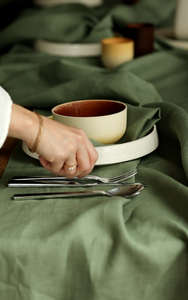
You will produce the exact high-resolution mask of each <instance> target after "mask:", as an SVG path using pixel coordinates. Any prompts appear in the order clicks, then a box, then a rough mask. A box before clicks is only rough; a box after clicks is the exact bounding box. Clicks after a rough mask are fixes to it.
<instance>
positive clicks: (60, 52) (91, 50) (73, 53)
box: [34, 40, 101, 57]
mask: <svg viewBox="0 0 188 300" xmlns="http://www.w3.org/2000/svg"><path fill="white" fill-rule="evenodd" d="M34 48H35V49H36V50H37V51H40V52H44V53H48V54H52V55H57V56H67V57H69V56H70V57H89V56H100V55H101V44H100V43H94V44H66V43H53V42H48V41H44V40H37V41H35V42H34Z"/></svg>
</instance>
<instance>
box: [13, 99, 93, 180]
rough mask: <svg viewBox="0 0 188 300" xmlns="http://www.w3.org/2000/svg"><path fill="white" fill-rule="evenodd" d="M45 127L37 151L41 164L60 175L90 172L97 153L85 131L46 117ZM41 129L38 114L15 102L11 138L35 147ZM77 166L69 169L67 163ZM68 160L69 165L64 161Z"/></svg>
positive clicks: (70, 175)
mask: <svg viewBox="0 0 188 300" xmlns="http://www.w3.org/2000/svg"><path fill="white" fill-rule="evenodd" d="M43 121H44V125H43V126H44V127H43V133H42V136H41V140H40V142H39V145H38V147H37V150H36V152H37V153H38V154H39V160H40V163H41V165H42V166H43V167H44V168H46V169H47V170H49V171H51V172H52V173H54V174H57V175H59V176H66V177H69V178H71V177H75V176H78V177H79V178H80V177H83V176H84V175H86V174H89V173H90V172H91V171H92V169H93V168H94V165H95V163H96V161H97V159H98V154H97V152H96V150H95V148H94V146H93V145H92V143H91V142H90V140H89V139H88V138H87V136H86V134H85V133H84V131H82V130H80V129H76V128H73V127H69V126H66V125H64V124H61V123H59V122H56V121H54V120H50V119H49V118H46V117H43ZM38 131H39V119H38V116H37V115H36V114H35V113H33V112H31V111H30V110H27V109H25V108H24V107H22V106H19V105H16V104H13V105H12V113H11V120H10V126H9V132H8V136H9V137H14V138H18V139H20V140H22V141H24V142H25V143H26V144H27V146H28V148H30V149H31V148H32V147H33V145H34V143H35V140H36V137H37V135H38ZM76 162H77V163H78V165H77V167H76V168H74V169H73V170H69V168H68V166H74V165H75V163H76ZM64 163H66V164H67V165H68V166H67V165H66V164H64Z"/></svg>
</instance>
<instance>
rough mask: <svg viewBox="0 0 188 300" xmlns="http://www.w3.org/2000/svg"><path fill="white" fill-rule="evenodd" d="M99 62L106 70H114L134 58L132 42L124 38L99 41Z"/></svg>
mask: <svg viewBox="0 0 188 300" xmlns="http://www.w3.org/2000/svg"><path fill="white" fill-rule="evenodd" d="M101 48H102V49H101V60H102V63H103V65H104V66H105V67H106V68H109V69H111V68H115V67H118V66H119V65H121V64H123V63H125V62H127V61H130V60H132V59H133V57H134V41H132V40H131V39H129V38H124V37H112V38H106V39H103V40H101Z"/></svg>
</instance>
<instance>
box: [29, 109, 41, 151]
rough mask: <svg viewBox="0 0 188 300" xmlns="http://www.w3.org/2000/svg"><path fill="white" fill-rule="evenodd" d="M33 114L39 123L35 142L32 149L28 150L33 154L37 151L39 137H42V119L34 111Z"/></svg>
mask: <svg viewBox="0 0 188 300" xmlns="http://www.w3.org/2000/svg"><path fill="white" fill-rule="evenodd" d="M34 113H35V114H36V115H37V117H38V118H39V122H40V126H39V132H38V135H37V138H36V140H35V143H34V145H33V147H32V149H29V150H30V151H31V152H32V153H33V152H35V151H36V150H37V147H38V144H39V142H40V140H41V136H42V133H43V118H42V116H41V115H40V114H39V113H37V112H36V111H34Z"/></svg>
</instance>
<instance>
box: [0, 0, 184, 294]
mask: <svg viewBox="0 0 188 300" xmlns="http://www.w3.org/2000/svg"><path fill="white" fill-rule="evenodd" d="M105 5H106V2H105ZM105 5H104V6H103V7H101V8H98V9H88V8H87V7H84V6H83V5H75V6H74V5H71V6H69V5H66V6H64V7H63V6H58V9H57V7H56V8H50V9H49V10H46V9H36V8H33V7H31V8H30V9H29V10H27V11H26V10H25V9H24V11H23V13H22V14H21V15H20V16H18V17H17V18H16V19H15V20H14V21H13V23H11V24H10V25H9V26H8V27H6V28H5V29H3V31H1V32H0V48H1V49H5V48H6V47H7V46H11V47H10V49H9V51H8V52H7V53H4V54H3V55H1V57H0V84H1V85H2V86H3V87H4V88H5V89H6V90H7V91H8V92H9V93H10V95H11V97H12V99H13V101H14V102H15V103H17V104H20V105H23V106H25V107H28V108H31V109H34V110H38V111H40V112H42V113H44V114H45V115H50V114H51V108H52V107H53V106H55V105H57V104H59V103H62V102H68V101H76V100H80V99H95V98H97V99H112V100H117V101H122V102H124V103H126V104H127V106H128V126H127V131H126V133H125V135H124V137H123V139H122V140H120V141H119V143H123V142H127V141H131V140H135V139H137V138H140V137H143V136H144V135H145V134H147V133H148V132H149V131H150V130H151V128H152V127H153V125H154V124H156V126H157V131H158V135H159V147H158V148H157V149H156V150H155V151H154V152H153V153H151V154H149V155H147V156H145V157H142V158H140V159H136V160H133V161H129V162H124V163H119V164H114V165H104V166H96V167H95V168H94V170H93V171H92V174H96V175H100V176H106V177H111V176H116V175H119V174H121V173H124V172H127V171H129V170H131V169H133V168H136V167H137V169H138V174H137V175H136V176H134V177H133V178H131V179H129V180H128V182H143V183H145V184H146V185H147V187H146V188H145V189H144V190H143V191H142V192H141V193H140V194H139V195H137V196H136V197H134V198H130V199H128V198H127V199H125V198H122V197H113V198H108V197H104V196H101V197H93V198H89V197H88V198H85V199H81V198H80V199H79V198H77V199H64V200H61V199H53V198H52V199H50V200H45V201H23V202H14V201H12V196H13V194H15V193H24V192H50V191H56V190H57V189H55V188H40V189H36V188H28V189H24V188H8V187H7V182H8V180H9V179H11V178H12V177H13V176H16V175H46V174H49V172H48V171H46V170H45V169H44V168H42V166H41V165H40V163H39V161H38V160H36V159H33V158H31V157H29V156H28V155H26V154H25V153H24V152H23V150H22V148H21V142H20V143H19V144H18V146H17V147H16V149H15V150H14V152H13V154H12V156H11V158H10V160H9V163H8V165H7V167H6V169H5V172H4V174H3V177H2V178H1V180H0V299H1V300H12V299H15V300H25V299H27V300H48V299H49V300H62V299H65V300H85V299H89V300H90V299H93V300H120V299H126V300H135V299H136V300H148V299H150V300H177V299H178V300H187V299H188V288H187V281H188V269H187V236H188V210H187V206H188V139H187V132H188V115H187V114H188V102H187V98H188V86H187V83H188V52H187V51H186V50H182V49H178V48H174V47H172V46H170V45H168V44H166V43H163V42H162V41H161V40H160V39H158V38H155V51H154V52H153V53H152V54H150V55H146V56H143V57H140V58H137V59H134V60H133V61H130V62H128V63H125V64H123V65H121V66H120V67H118V68H115V69H113V70H107V69H105V68H104V67H103V65H102V63H101V60H100V57H92V58H70V57H69V58H66V57H56V56H53V55H47V54H44V53H39V52H36V51H35V50H34V49H33V47H32V46H30V45H28V44H27V43H26V38H29V39H30V41H31V40H32V39H35V38H36V37H37V36H38V34H40V37H44V36H43V34H44V32H43V33H42V35H41V31H42V30H43V29H42V28H40V30H39V31H38V30H36V31H34V28H36V27H35V26H36V24H38V23H36V24H34V25H33V26H34V27H33V28H32V26H31V25H32V22H34V20H35V14H36V17H37V18H38V19H37V18H36V20H38V22H39V20H40V17H41V15H43V16H45V18H44V19H41V20H44V21H45V22H47V20H48V18H53V17H54V16H53V14H52V15H51V14H50V12H52V11H54V12H55V11H57V22H58V19H60V15H61V14H60V11H61V12H62V9H63V8H64V9H65V8H66V9H67V10H68V8H70V7H75V10H74V11H72V12H71V13H72V15H74V13H75V11H77V14H78V16H77V17H75V20H73V21H74V24H75V26H76V23H77V22H80V26H78V28H77V29H78V31H77V34H75V33H74V31H73V32H69V33H70V35H68V34H67V31H66V30H67V28H68V27H69V26H68V25H67V27H66V26H65V23H64V24H63V22H62V24H63V34H64V35H62V36H61V34H60V32H59V31H58V34H57V35H58V39H59V38H62V39H64V40H66V41H72V42H76V41H78V40H79V42H84V41H86V39H87V38H88V41H90V42H93V41H97V40H98V38H99V37H100V36H101V34H102V35H103V33H104V32H105V34H106V32H108V34H111V33H112V29H113V26H112V25H114V24H115V26H116V28H122V27H123V24H124V22H125V23H126V22H130V21H135V20H139V21H151V20H153V21H154V22H155V23H156V25H157V26H168V25H169V24H172V20H173V15H174V10H175V1H165V3H164V1H162V0H161V1H150V0H141V1H139V2H138V3H137V4H135V5H134V6H128V5H126V6H123V5H115V4H114V5H111V6H110V7H109V9H108V8H107V5H106V6H105ZM161 5H162V7H163V9H161ZM36 12H37V13H36ZM58 12H59V18H58ZM29 13H30V17H29V18H28V19H27V18H26V14H29ZM67 15H68V11H67ZM86 15H87V16H89V17H88V18H86V19H85V22H84V21H83V16H84V17H85V16H86ZM67 19H68V18H67ZM69 21H70V20H68V21H67V22H69ZM27 22H28V23H27ZM29 22H31V23H30V29H31V30H30V32H26V26H25V24H27V26H28V24H29ZM18 24H19V29H20V32H19V33H17V34H16V35H15V32H14V28H16V27H14V26H15V25H16V26H17V25H18ZM20 24H21V25H22V26H21V27H20ZM53 24H54V26H55V25H56V24H55V23H53ZM53 24H48V26H49V27H50V28H49V31H48V33H47V32H46V33H45V34H46V38H51V39H53V38H54V37H55V35H54V34H52V32H53V30H55V32H57V31H56V29H55V27H54V28H52V27H53ZM67 24H68V23H67ZM88 24H89V26H90V25H91V27H90V29H91V30H89V31H87V30H85V29H86V27H87V26H88ZM69 25H70V24H69ZM106 25H107V26H106ZM45 26H46V25H45ZM97 26H98V29H97ZM105 26H106V27H105ZM69 28H70V27H69ZM50 30H51V31H50ZM58 30H61V26H60V27H58ZM5 33H6V34H5ZM74 34H75V35H74ZM92 34H93V35H92ZM91 37H92V38H91ZM90 38H91V39H90ZM95 38H96V39H95ZM89 39H90V40H89ZM49 142H50V141H49ZM104 188H105V189H108V188H110V187H108V188H107V187H104ZM74 189H75V188H74ZM80 189H81V188H80ZM93 189H96V188H93ZM58 190H59V191H69V190H70V188H65V189H64V188H58Z"/></svg>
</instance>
